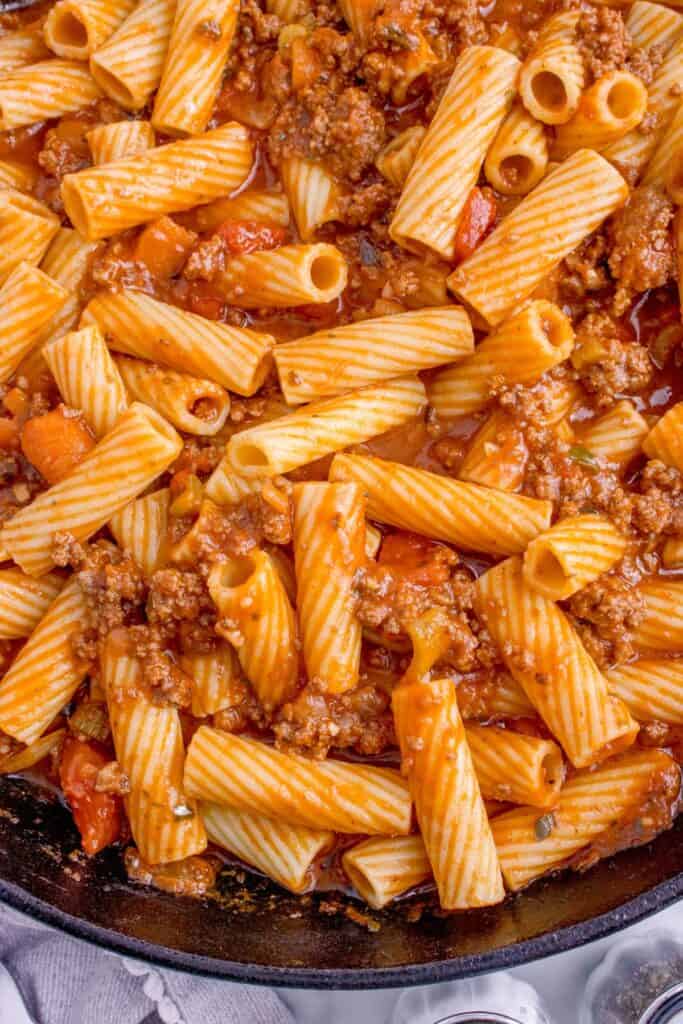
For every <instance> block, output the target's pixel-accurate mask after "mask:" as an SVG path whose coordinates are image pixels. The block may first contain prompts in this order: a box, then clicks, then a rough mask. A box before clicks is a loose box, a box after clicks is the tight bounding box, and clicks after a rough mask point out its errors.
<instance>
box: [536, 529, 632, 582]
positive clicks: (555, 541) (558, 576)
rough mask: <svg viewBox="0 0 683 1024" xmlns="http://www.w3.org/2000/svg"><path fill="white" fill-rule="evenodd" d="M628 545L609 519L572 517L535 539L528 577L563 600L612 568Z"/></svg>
mask: <svg viewBox="0 0 683 1024" xmlns="http://www.w3.org/2000/svg"><path fill="white" fill-rule="evenodd" d="M626 546H627V541H626V538H625V537H624V536H622V534H620V533H619V531H618V530H617V529H616V527H615V526H614V525H613V524H612V523H611V522H610V520H609V519H605V518H603V517H602V516H598V515H591V514H587V515H581V516H570V517H568V518H567V519H563V520H561V522H559V523H556V524H555V526H553V527H551V528H550V530H548V532H547V533H542V534H541V535H540V536H539V537H536V538H535V539H534V540H532V541H531V543H530V544H529V546H528V547H527V549H526V551H525V552H524V579H525V580H526V582H527V583H528V585H529V586H530V587H532V589H533V590H536V591H537V592H538V593H539V594H543V596H544V597H548V598H550V600H551V601H563V600H566V599H567V598H568V597H571V596H572V594H575V593H576V592H577V590H582V589H583V587H585V586H586V585H587V584H588V583H591V582H592V581H593V580H595V579H597V578H598V576H601V575H602V573H604V572H607V571H608V570H609V569H611V568H612V566H613V565H615V564H616V563H617V562H618V561H619V560H620V559H621V558H622V557H623V556H624V554H625V552H626Z"/></svg>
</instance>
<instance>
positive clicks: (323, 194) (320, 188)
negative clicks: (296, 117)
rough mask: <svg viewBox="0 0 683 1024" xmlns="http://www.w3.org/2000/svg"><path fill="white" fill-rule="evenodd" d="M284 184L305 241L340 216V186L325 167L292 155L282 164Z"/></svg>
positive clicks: (297, 224)
mask: <svg viewBox="0 0 683 1024" xmlns="http://www.w3.org/2000/svg"><path fill="white" fill-rule="evenodd" d="M282 183H283V185H284V187H285V192H286V193H287V198H288V199H289V206H290V208H291V211H292V215H293V217H294V220H295V222H296V226H297V228H298V231H299V234H300V235H301V238H302V239H303V241H304V242H308V241H310V240H311V238H313V236H314V235H315V233H316V231H317V230H318V228H319V227H321V226H322V225H323V224H327V222H328V221H331V220H334V219H335V218H336V217H337V216H338V214H339V208H338V200H339V195H340V192H339V186H338V185H337V183H336V182H335V180H334V178H333V177H332V175H331V174H330V173H329V172H328V171H326V170H325V168H324V167H323V165H322V164H321V163H319V162H316V161H314V160H304V159H302V158H301V157H298V156H290V157H288V158H287V159H286V160H284V161H283V164H282Z"/></svg>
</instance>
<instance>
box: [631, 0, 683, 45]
mask: <svg viewBox="0 0 683 1024" xmlns="http://www.w3.org/2000/svg"><path fill="white" fill-rule="evenodd" d="M626 28H627V30H628V34H629V35H630V37H631V40H632V43H633V45H634V46H637V47H638V49H639V50H650V49H651V48H652V47H653V46H661V47H662V50H663V52H664V53H666V52H667V51H668V50H670V49H671V47H672V45H673V44H674V43H675V42H676V40H677V39H678V38H680V36H681V35H683V17H681V15H680V14H678V13H677V12H676V11H672V10H670V8H668V7H664V5H663V4H658V3H650V2H649V0H636V3H634V4H632V5H631V9H630V10H629V12H628V17H627V18H626Z"/></svg>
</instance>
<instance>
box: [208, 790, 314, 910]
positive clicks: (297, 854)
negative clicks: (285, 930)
mask: <svg viewBox="0 0 683 1024" xmlns="http://www.w3.org/2000/svg"><path fill="white" fill-rule="evenodd" d="M201 815H202V819H203V821H204V826H205V828H206V832H207V835H208V837H209V839H210V840H211V842H212V843H216V844H217V845H218V846H222V847H223V848H224V849H225V850H229V851H230V853H232V854H234V855H235V856H237V857H239V858H240V860H243V861H244V862H245V863H246V864H250V865H251V866H252V867H255V868H256V869H257V870H258V871H262V872H263V874H264V875H266V876H267V877H268V878H271V879H272V880H273V881H274V882H277V883H278V885H281V886H283V887H284V888H285V889H289V891H290V892H294V893H304V892H306V891H307V890H308V889H310V888H311V887H312V886H313V882H314V877H313V864H314V861H315V859H316V857H318V856H320V855H321V854H322V853H325V852H326V851H327V850H329V849H330V848H331V847H332V845H333V844H334V833H333V832H325V831H322V830H320V829H312V828H303V827H302V826H301V825H289V824H288V823H287V822H285V821H276V820H275V819H273V818H266V817H264V816H263V815H262V814H254V813H253V812H250V811H238V810H235V809H234V808H231V807H219V806H218V804H212V803H202V804H201Z"/></svg>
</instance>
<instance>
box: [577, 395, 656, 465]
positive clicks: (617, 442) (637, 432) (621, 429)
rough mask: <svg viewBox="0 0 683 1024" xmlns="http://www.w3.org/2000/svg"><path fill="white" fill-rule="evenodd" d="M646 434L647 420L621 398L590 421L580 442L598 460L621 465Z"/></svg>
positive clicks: (635, 449) (630, 457) (634, 450)
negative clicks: (607, 410)
mask: <svg viewBox="0 0 683 1024" xmlns="http://www.w3.org/2000/svg"><path fill="white" fill-rule="evenodd" d="M647 433H648V425H647V422H646V421H645V420H644V419H643V417H642V416H641V415H640V413H639V412H638V411H637V410H636V409H635V408H634V406H633V403H632V402H629V401H628V399H626V398H624V399H622V401H621V402H617V403H616V404H615V405H614V406H613V407H612V408H611V409H610V410H609V412H606V413H605V414H604V416H599V417H598V418H597V419H596V420H594V421H593V422H592V423H590V425H589V426H588V429H587V430H586V431H585V433H584V434H583V435H582V437H581V443H582V444H583V445H584V446H585V448H586V449H587V450H588V451H590V452H592V454H593V455H595V456H597V457H598V458H599V459H604V460H605V462H608V463H611V464H612V465H615V466H625V465H626V464H627V463H628V462H630V461H631V459H632V458H633V457H634V456H635V455H637V454H638V452H639V451H640V449H641V447H642V444H643V441H644V439H645V436H646V435H647Z"/></svg>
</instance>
